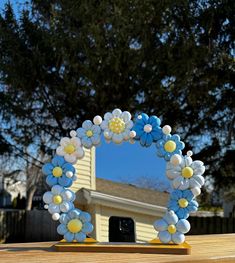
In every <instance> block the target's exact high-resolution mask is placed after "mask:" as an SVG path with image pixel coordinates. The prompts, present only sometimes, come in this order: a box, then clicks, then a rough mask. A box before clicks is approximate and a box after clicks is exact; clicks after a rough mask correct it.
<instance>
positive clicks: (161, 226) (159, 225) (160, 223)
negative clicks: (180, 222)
mask: <svg viewBox="0 0 235 263" xmlns="http://www.w3.org/2000/svg"><path fill="white" fill-rule="evenodd" d="M153 226H154V228H155V229H156V230H157V231H164V230H167V228H168V224H167V222H166V221H165V220H163V219H159V220H157V221H155V222H154V223H153Z"/></svg>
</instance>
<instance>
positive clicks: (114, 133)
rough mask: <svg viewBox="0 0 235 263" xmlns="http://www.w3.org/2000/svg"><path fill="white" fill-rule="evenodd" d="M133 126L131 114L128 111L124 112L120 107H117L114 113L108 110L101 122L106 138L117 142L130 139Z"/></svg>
mask: <svg viewBox="0 0 235 263" xmlns="http://www.w3.org/2000/svg"><path fill="white" fill-rule="evenodd" d="M132 127H133V122H132V120H131V114H130V113H129V112H128V111H124V112H122V111H121V110H120V109H115V110H113V112H112V113H111V112H107V113H106V114H105V115H104V120H103V121H102V123H101V128H102V130H103V131H104V137H105V139H106V140H112V141H113V142H114V143H117V144H118V143H121V142H122V141H123V140H125V141H127V140H129V139H130V130H131V128H132Z"/></svg>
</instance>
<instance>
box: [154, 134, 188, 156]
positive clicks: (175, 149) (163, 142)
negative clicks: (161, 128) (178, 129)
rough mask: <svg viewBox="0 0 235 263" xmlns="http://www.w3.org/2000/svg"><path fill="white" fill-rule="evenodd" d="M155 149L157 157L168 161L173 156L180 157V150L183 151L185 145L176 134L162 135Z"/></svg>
mask: <svg viewBox="0 0 235 263" xmlns="http://www.w3.org/2000/svg"><path fill="white" fill-rule="evenodd" d="M156 147H157V155H158V156H159V157H163V158H165V160H166V161H169V160H170V158H171V156H172V155H174V154H179V155H182V151H181V150H183V149H184V147H185V145H184V143H183V142H182V141H180V136H179V135H178V134H174V135H171V134H167V135H163V136H162V138H161V139H160V140H158V141H157V143H156Z"/></svg>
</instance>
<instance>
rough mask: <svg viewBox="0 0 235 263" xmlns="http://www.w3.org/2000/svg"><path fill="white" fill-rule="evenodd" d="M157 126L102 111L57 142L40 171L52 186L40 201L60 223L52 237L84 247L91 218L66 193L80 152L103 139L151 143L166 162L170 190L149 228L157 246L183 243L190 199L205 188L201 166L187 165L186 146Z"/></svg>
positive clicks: (142, 116) (144, 119)
mask: <svg viewBox="0 0 235 263" xmlns="http://www.w3.org/2000/svg"><path fill="white" fill-rule="evenodd" d="M160 125H161V121H160V119H159V118H158V117H156V116H150V117H149V116H148V115H147V114H145V113H142V114H140V115H138V116H137V118H135V120H134V122H133V121H132V120H131V114H130V113H129V112H128V111H124V112H122V111H121V110H120V109H115V110H113V111H112V112H107V113H106V114H105V115H104V119H102V118H101V117H100V116H95V117H94V119H93V122H92V121H90V120H86V121H84V122H83V124H82V127H81V128H78V129H77V131H74V130H72V131H71V132H70V138H68V137H64V138H62V139H61V140H60V146H59V147H58V148H57V149H56V155H55V156H54V157H53V159H52V161H51V163H46V164H45V165H44V166H43V168H42V171H43V173H44V174H45V175H46V176H47V177H46V182H47V184H48V185H49V186H50V187H52V188H51V191H48V192H46V193H44V195H43V201H44V202H45V203H46V205H45V208H46V209H48V212H49V213H50V214H52V219H53V220H59V222H60V225H59V226H58V228H57V232H58V233H59V234H60V235H63V236H64V239H65V240H66V241H67V242H72V241H74V240H76V241H78V242H83V241H84V240H85V239H86V235H87V234H89V233H90V232H92V231H93V225H92V224H91V222H90V221H91V216H90V214H89V213H87V212H84V211H81V210H79V209H76V208H75V207H74V204H73V203H74V201H75V193H74V192H73V191H71V190H69V189H68V188H69V187H70V186H71V185H72V184H73V182H74V181H75V180H76V176H75V174H76V170H75V168H74V166H73V164H75V163H76V162H77V160H78V159H82V158H83V157H84V148H87V149H90V148H91V147H92V146H97V145H99V144H100V143H101V135H102V134H103V135H104V138H105V140H106V141H108V142H110V141H113V142H114V143H116V144H120V143H122V142H123V141H130V142H131V143H133V142H134V141H139V142H140V144H141V145H142V146H143V147H149V146H150V145H152V144H155V146H156V148H157V155H158V156H159V157H162V158H164V159H165V160H166V161H167V168H166V175H167V177H168V178H169V179H170V180H171V186H172V188H173V191H172V192H171V195H170V200H169V203H168V206H167V208H168V209H167V212H166V214H165V215H164V217H163V218H162V219H160V220H157V221H156V222H154V228H155V229H156V230H157V231H158V237H159V239H160V241H161V242H162V243H170V242H173V243H175V244H181V243H183V242H184V240H185V236H184V234H185V233H187V232H188V231H189V230H190V224H189V222H188V221H187V218H188V216H189V213H190V212H192V211H196V210H197V208H198V203H197V201H196V200H195V197H196V196H197V195H199V194H200V192H201V190H200V188H201V187H202V185H203V184H204V178H203V177H202V174H203V173H204V172H205V166H204V164H203V162H201V161H193V160H192V158H191V156H192V151H188V152H187V155H186V156H183V155H182V150H183V149H184V147H185V145H184V143H183V142H182V141H181V140H180V136H179V135H177V134H173V135H171V127H170V126H169V125H165V126H164V127H163V128H161V127H160Z"/></svg>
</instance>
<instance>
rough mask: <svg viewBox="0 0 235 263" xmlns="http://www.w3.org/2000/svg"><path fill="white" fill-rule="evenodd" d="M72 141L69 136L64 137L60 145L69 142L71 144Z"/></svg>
mask: <svg viewBox="0 0 235 263" xmlns="http://www.w3.org/2000/svg"><path fill="white" fill-rule="evenodd" d="M69 143H70V139H69V138H68V137H64V138H62V139H61V140H60V145H61V146H62V147H65V146H66V145H67V144H69Z"/></svg>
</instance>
